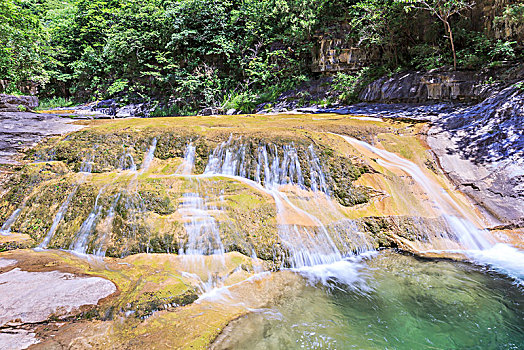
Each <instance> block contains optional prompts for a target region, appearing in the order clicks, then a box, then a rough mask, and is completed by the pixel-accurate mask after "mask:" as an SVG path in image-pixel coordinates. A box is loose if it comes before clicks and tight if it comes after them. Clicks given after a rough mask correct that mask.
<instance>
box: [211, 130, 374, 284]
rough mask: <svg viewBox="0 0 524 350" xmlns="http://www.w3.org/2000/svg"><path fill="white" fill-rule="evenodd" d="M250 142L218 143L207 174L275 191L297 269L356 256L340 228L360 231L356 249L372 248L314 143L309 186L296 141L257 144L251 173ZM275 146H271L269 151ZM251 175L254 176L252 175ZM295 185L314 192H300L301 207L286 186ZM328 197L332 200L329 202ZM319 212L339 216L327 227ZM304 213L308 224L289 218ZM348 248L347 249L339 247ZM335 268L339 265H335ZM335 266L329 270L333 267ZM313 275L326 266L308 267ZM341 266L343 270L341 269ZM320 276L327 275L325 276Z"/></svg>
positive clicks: (310, 151) (283, 234) (279, 216)
mask: <svg viewBox="0 0 524 350" xmlns="http://www.w3.org/2000/svg"><path fill="white" fill-rule="evenodd" d="M248 147H249V145H248V144H245V143H242V142H241V140H240V139H239V140H233V138H232V137H230V138H229V140H228V141H227V142H224V143H222V144H221V145H220V146H218V147H217V148H216V149H215V150H213V152H212V153H211V155H210V157H209V162H208V165H207V166H206V169H205V171H204V174H203V175H202V176H203V177H212V176H221V177H228V178H231V179H235V180H238V181H241V182H243V183H245V184H248V185H249V186H252V187H254V188H256V189H258V190H261V191H263V192H265V193H267V194H269V195H271V196H272V197H273V199H274V201H275V204H276V209H277V223H278V233H279V238H280V240H281V241H282V242H283V243H284V245H285V247H286V248H287V250H288V251H289V253H290V256H289V264H290V265H291V267H292V268H295V269H297V270H296V271H297V272H301V273H302V272H304V273H305V271H306V270H307V268H308V267H312V266H322V265H326V266H328V265H329V266H331V265H332V264H335V265H336V264H339V265H340V266H342V265H344V264H345V260H344V257H345V256H346V255H350V256H351V254H352V253H351V251H352V249H351V248H350V247H347V246H346V244H345V243H343V242H342V241H343V240H342V239H341V235H340V233H341V231H345V232H343V233H344V234H345V235H346V236H348V235H350V236H355V237H357V239H356V240H355V242H357V241H358V247H357V249H358V250H359V251H367V250H370V249H372V248H371V246H370V245H369V243H368V242H366V240H365V238H364V239H363V237H364V236H363V235H362V234H359V232H358V229H357V228H356V226H355V225H354V224H353V222H351V221H350V220H348V219H345V217H344V216H343V215H341V213H340V212H337V209H336V206H335V205H333V204H332V200H331V199H330V198H329V188H328V185H327V180H326V176H325V174H324V172H323V170H322V164H321V162H320V159H319V157H318V156H317V154H316V152H315V149H314V147H313V145H311V146H310V147H309V148H308V152H307V155H305V156H307V157H308V158H307V159H308V164H306V166H308V167H309V169H310V171H309V172H310V186H309V187H310V188H309V189H308V188H306V185H305V181H304V176H303V169H304V166H303V165H301V164H300V159H299V155H298V152H297V149H296V148H295V146H294V145H293V144H288V145H284V146H283V147H282V149H280V150H279V149H278V148H277V146H275V145H271V146H268V145H261V146H259V147H258V148H257V159H256V172H255V173H254V174H250V173H249V172H248V170H249V169H250V167H249V165H250V166H251V168H252V167H253V165H254V164H252V163H251V164H247V161H248V160H247V157H246V149H247V148H248ZM270 150H271V151H270ZM250 177H251V178H250ZM287 185H292V186H294V187H295V188H297V189H299V190H302V191H307V196H308V197H309V198H300V202H303V205H301V206H302V207H298V206H297V205H296V204H295V203H294V202H293V201H292V200H291V199H290V198H289V196H288V194H286V193H285V192H284V191H282V187H283V186H287ZM326 203H330V205H327V206H326ZM316 212H321V213H323V214H326V216H331V217H336V218H338V219H339V221H337V222H336V225H333V226H329V227H326V226H325V225H324V224H323V223H322V220H320V219H319V217H317V216H316V214H315V213H316ZM294 216H300V217H302V218H303V219H304V220H305V223H306V224H305V225H304V224H296V223H293V222H290V221H289V218H293V217H294ZM341 248H344V249H343V251H341V250H340V249H341ZM335 270H336V269H335ZM335 270H333V269H332V270H330V271H331V272H333V271H335ZM308 271H309V272H308V275H311V274H315V273H319V274H320V275H323V274H324V272H326V270H323V269H322V268H320V267H319V268H317V269H310V270H308ZM339 271H342V269H340V270H339ZM320 281H325V279H324V278H323V277H320ZM340 281H341V282H344V281H346V282H349V279H348V278H347V276H344V274H340Z"/></svg>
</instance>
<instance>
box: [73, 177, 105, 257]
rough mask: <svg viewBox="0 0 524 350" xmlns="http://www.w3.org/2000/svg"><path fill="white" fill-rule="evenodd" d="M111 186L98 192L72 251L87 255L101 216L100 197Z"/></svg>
mask: <svg viewBox="0 0 524 350" xmlns="http://www.w3.org/2000/svg"><path fill="white" fill-rule="evenodd" d="M108 186H109V184H108V185H106V186H104V187H102V188H101V189H100V191H98V195H97V196H96V199H95V206H94V208H93V210H92V211H91V213H89V215H88V216H87V219H85V220H84V222H83V223H82V226H81V227H80V230H79V231H78V233H77V237H78V238H77V239H76V241H75V242H73V243H72V244H71V247H70V249H71V250H73V251H74V252H76V253H79V254H86V253H87V248H88V243H89V236H91V234H92V233H93V231H94V229H95V225H96V223H97V219H98V217H99V216H100V212H101V210H102V206H101V205H100V204H99V203H98V202H99V200H100V196H101V195H102V194H103V193H104V191H105V189H106V188H107V187H108Z"/></svg>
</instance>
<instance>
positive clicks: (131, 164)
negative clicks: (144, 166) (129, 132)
mask: <svg viewBox="0 0 524 350" xmlns="http://www.w3.org/2000/svg"><path fill="white" fill-rule="evenodd" d="M123 149H124V151H123V152H122V157H120V166H119V168H120V169H122V170H131V171H136V164H135V160H134V159H133V155H132V154H131V153H129V151H127V150H126V147H125V146H123Z"/></svg>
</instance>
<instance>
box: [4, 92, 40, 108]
mask: <svg viewBox="0 0 524 350" xmlns="http://www.w3.org/2000/svg"><path fill="white" fill-rule="evenodd" d="M19 106H22V107H23V108H25V109H26V110H33V109H35V108H36V107H38V97H36V96H12V95H5V94H0V112H20V109H19Z"/></svg>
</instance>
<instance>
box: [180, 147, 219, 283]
mask: <svg viewBox="0 0 524 350" xmlns="http://www.w3.org/2000/svg"><path fill="white" fill-rule="evenodd" d="M195 152H196V149H195V146H194V145H193V143H192V142H189V144H188V145H187V146H186V150H185V152H184V159H183V161H182V164H181V165H180V166H179V167H178V168H177V170H176V173H175V175H179V176H189V177H191V173H192V171H193V168H194V165H195ZM188 187H189V188H188V190H187V192H186V193H184V195H183V196H182V199H181V202H180V204H179V208H178V213H179V214H180V216H181V218H182V221H183V224H184V228H185V230H186V233H187V240H186V241H185V242H181V243H180V248H179V251H178V254H179V255H180V256H182V261H183V263H184V265H185V267H186V268H187V270H189V271H193V272H197V273H192V272H191V273H190V272H184V274H185V275H187V276H188V277H191V278H193V279H195V280H196V281H198V284H199V286H200V289H201V290H200V292H201V293H207V292H210V291H211V290H213V289H215V288H219V287H220V286H221V284H222V281H221V278H220V277H219V276H218V272H216V271H218V270H219V269H220V267H223V266H224V265H225V255H224V254H225V249H224V245H223V244H222V240H221V238H220V229H219V225H218V222H217V220H216V218H215V216H216V215H218V214H219V213H220V212H221V209H220V208H219V207H217V205H215V204H211V203H210V198H209V197H208V196H206V195H204V194H203V191H202V189H201V184H200V181H199V179H193V178H190V179H189V180H188Z"/></svg>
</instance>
